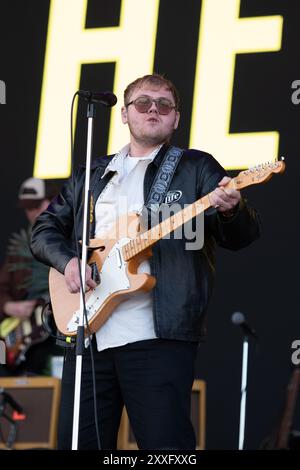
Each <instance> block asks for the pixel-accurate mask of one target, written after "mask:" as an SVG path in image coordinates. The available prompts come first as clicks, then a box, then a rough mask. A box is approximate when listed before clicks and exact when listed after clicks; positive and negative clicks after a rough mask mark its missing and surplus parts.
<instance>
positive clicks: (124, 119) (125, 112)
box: [121, 106, 127, 124]
mask: <svg viewBox="0 0 300 470" xmlns="http://www.w3.org/2000/svg"><path fill="white" fill-rule="evenodd" d="M121 118H122V122H123V124H127V109H126V106H122V108H121Z"/></svg>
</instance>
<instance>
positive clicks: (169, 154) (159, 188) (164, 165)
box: [145, 146, 184, 213]
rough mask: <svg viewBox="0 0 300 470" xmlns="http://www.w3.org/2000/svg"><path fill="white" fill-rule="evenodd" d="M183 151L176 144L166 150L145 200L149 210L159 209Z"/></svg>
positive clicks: (155, 210)
mask: <svg viewBox="0 0 300 470" xmlns="http://www.w3.org/2000/svg"><path fill="white" fill-rule="evenodd" d="M183 152H184V150H183V149H181V148H179V147H174V146H171V147H169V148H168V150H167V151H166V153H165V156H164V158H163V160H162V162H161V164H160V167H159V169H158V171H157V173H156V175H155V178H154V181H153V183H152V186H151V188H150V191H149V193H148V196H147V199H146V202H145V207H146V208H147V209H148V211H150V212H155V213H156V212H158V211H159V207H160V205H161V204H162V203H163V201H164V199H165V197H166V194H167V192H168V189H169V187H170V184H171V181H172V179H173V176H174V174H175V171H176V168H177V165H178V163H179V162H180V159H181V157H182V154H183Z"/></svg>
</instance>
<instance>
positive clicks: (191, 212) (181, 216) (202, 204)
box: [123, 194, 211, 261]
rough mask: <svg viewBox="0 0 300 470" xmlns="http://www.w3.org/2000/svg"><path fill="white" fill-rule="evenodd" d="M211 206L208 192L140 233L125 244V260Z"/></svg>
mask: <svg viewBox="0 0 300 470" xmlns="http://www.w3.org/2000/svg"><path fill="white" fill-rule="evenodd" d="M210 206H211V203H210V200H209V194H207V195H206V196H204V197H202V198H201V199H199V200H198V201H196V202H194V203H193V204H190V205H189V206H187V207H185V208H184V209H182V210H181V211H179V212H177V213H176V214H173V215H172V216H171V217H169V218H168V219H165V220H163V221H162V222H161V223H159V224H157V225H156V226H155V227H153V228H151V229H150V230H148V231H147V232H144V233H142V234H141V235H138V236H137V237H136V238H135V239H133V240H131V241H130V242H129V243H127V244H126V245H124V246H123V256H124V259H125V261H129V260H130V259H132V258H133V257H135V256H136V255H138V254H139V253H141V252H142V251H144V250H147V249H148V248H150V247H151V246H152V245H154V243H156V242H158V240H160V239H162V238H164V237H166V236H167V235H169V234H170V233H172V232H174V231H175V230H176V229H178V228H179V227H181V226H182V225H184V224H186V223H187V222H188V221H189V220H191V219H193V218H194V217H196V216H197V215H199V214H201V213H202V212H204V211H205V210H206V209H208V208H209V207H210Z"/></svg>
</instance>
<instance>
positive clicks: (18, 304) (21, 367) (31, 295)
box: [0, 178, 58, 375]
mask: <svg viewBox="0 0 300 470" xmlns="http://www.w3.org/2000/svg"><path fill="white" fill-rule="evenodd" d="M57 192H58V189H57V188H56V186H55V185H54V184H53V183H52V182H50V181H46V180H42V179H39V178H28V179H26V180H25V181H24V182H23V183H22V184H21V186H20V189H19V193H18V206H19V207H20V208H22V209H23V210H24V212H25V215H26V218H27V220H28V222H29V226H28V228H27V230H25V229H22V230H21V231H20V232H19V233H14V234H12V236H11V238H10V240H9V243H8V247H7V255H6V259H5V261H4V264H3V265H2V267H1V268H0V335H1V336H5V334H6V333H7V332H8V331H10V325H12V322H8V321H6V322H5V320H6V319H8V318H14V319H18V320H21V321H22V322H23V325H24V320H27V319H29V318H30V317H31V315H32V314H33V312H34V310H35V307H36V306H37V305H38V304H39V305H42V304H43V303H44V302H46V301H47V300H48V297H49V293H48V272H49V269H48V268H47V267H46V266H45V265H43V264H42V263H39V262H38V261H36V260H35V258H34V257H33V256H32V254H31V251H30V248H29V237H30V231H31V227H32V224H33V223H34V221H35V220H36V218H37V217H38V216H39V215H40V214H41V213H42V212H43V211H44V210H45V209H46V208H47V207H48V205H49V203H50V201H51V199H52V198H53V197H54V196H55V195H56V194H57ZM7 328H8V329H7ZM12 331H14V330H12ZM20 331H21V329H20ZM32 333H33V334H35V332H34V331H33V332H32ZM43 337H46V336H44V335H43ZM6 339H8V336H7V337H6ZM35 339H36V338H35ZM51 349H53V341H52V339H50V340H49V339H45V341H43V342H41V343H39V344H35V345H32V346H31V347H30V348H28V350H27V352H26V354H24V355H21V354H19V352H18V354H16V353H15V352H14V351H13V348H9V347H7V351H6V353H7V354H6V367H3V366H2V367H1V369H0V375H24V374H28V375H33V374H38V375H41V374H43V373H45V372H47V367H48V362H49V352H50V351H51Z"/></svg>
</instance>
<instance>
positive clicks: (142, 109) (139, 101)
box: [126, 96, 176, 115]
mask: <svg viewBox="0 0 300 470" xmlns="http://www.w3.org/2000/svg"><path fill="white" fill-rule="evenodd" d="M152 103H155V105H156V107H157V111H158V113H159V114H164V115H166V114H169V113H170V112H171V111H172V109H175V108H176V106H174V105H173V104H172V103H171V101H169V100H168V99H167V98H156V99H154V98H150V97H148V96H140V97H139V98H136V99H135V100H133V101H130V103H127V105H126V108H127V106H129V105H130V104H133V105H134V107H135V109H136V110H137V111H138V112H139V113H147V112H148V111H149V109H150V108H151V106H152Z"/></svg>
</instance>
